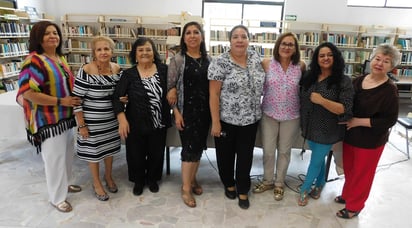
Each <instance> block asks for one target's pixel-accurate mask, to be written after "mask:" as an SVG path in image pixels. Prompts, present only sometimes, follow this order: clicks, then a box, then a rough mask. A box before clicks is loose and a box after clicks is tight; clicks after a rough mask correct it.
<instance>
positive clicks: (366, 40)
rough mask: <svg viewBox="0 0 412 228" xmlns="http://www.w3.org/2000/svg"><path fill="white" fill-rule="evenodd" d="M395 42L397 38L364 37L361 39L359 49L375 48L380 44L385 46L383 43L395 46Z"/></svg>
mask: <svg viewBox="0 0 412 228" xmlns="http://www.w3.org/2000/svg"><path fill="white" fill-rule="evenodd" d="M394 41H395V37H389V36H364V37H361V40H360V44H359V47H364V48H375V47H377V46H378V45H379V44H383V43H388V44H393V43H394Z"/></svg>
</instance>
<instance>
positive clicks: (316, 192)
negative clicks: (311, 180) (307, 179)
mask: <svg viewBox="0 0 412 228" xmlns="http://www.w3.org/2000/svg"><path fill="white" fill-rule="evenodd" d="M322 189H323V187H322V186H319V187H314V188H313V189H312V191H310V192H309V196H310V197H312V198H313V199H319V198H320V193H321V192H322Z"/></svg>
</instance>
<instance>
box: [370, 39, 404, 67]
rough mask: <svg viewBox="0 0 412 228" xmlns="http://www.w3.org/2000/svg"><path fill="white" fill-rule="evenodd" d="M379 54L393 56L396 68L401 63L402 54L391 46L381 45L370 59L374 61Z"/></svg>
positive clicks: (392, 62)
mask: <svg viewBox="0 0 412 228" xmlns="http://www.w3.org/2000/svg"><path fill="white" fill-rule="evenodd" d="M377 54H382V55H389V56H391V57H392V59H391V64H392V67H396V66H397V65H399V63H400V62H401V53H400V52H399V50H398V49H397V48H396V47H395V46H393V45H391V44H380V45H379V46H378V47H376V48H375V49H374V50H373V52H372V54H371V57H370V59H371V60H372V59H373V58H375V56H376V55H377Z"/></svg>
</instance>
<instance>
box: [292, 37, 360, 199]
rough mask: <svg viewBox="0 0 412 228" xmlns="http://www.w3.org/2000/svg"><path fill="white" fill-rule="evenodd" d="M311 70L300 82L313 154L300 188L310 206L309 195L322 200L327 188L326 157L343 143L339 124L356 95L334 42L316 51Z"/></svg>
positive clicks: (303, 122) (302, 109)
mask: <svg viewBox="0 0 412 228" xmlns="http://www.w3.org/2000/svg"><path fill="white" fill-rule="evenodd" d="M309 68H310V70H309V71H308V72H307V73H306V74H305V75H304V76H303V77H302V79H301V81H300V85H301V91H300V115H301V128H302V135H303V137H304V138H305V139H306V140H307V142H308V145H309V148H310V150H311V151H312V153H311V158H310V162H309V167H308V171H307V173H306V178H305V181H304V182H303V184H302V186H301V188H300V196H299V199H298V204H299V205H300V206H305V205H306V204H307V203H308V196H311V197H312V198H314V199H318V198H319V197H320V193H321V191H322V188H323V186H324V185H325V156H326V155H327V154H328V153H329V151H330V150H331V148H332V145H333V144H334V143H336V142H338V141H341V140H343V136H344V133H345V125H344V124H342V123H340V122H344V121H347V120H348V119H349V118H351V117H352V104H353V94H354V91H353V87H352V82H351V79H350V78H349V77H348V76H346V75H344V74H343V71H344V68H345V62H344V60H343V57H342V54H341V52H340V51H339V50H338V48H337V47H336V46H335V45H333V44H332V43H322V44H321V45H319V46H318V47H317V48H316V49H315V51H314V52H313V56H312V62H311V63H310V65H309ZM314 181H316V182H315V186H314V188H313V189H312V188H311V187H312V184H313V182H314Z"/></svg>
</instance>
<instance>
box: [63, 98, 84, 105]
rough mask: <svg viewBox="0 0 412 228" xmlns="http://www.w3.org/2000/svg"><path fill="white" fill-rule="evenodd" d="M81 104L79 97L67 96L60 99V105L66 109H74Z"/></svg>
mask: <svg viewBox="0 0 412 228" xmlns="http://www.w3.org/2000/svg"><path fill="white" fill-rule="evenodd" d="M81 104H82V99H80V97H72V96H67V97H63V98H60V105H61V106H66V107H76V106H79V105H81Z"/></svg>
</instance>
